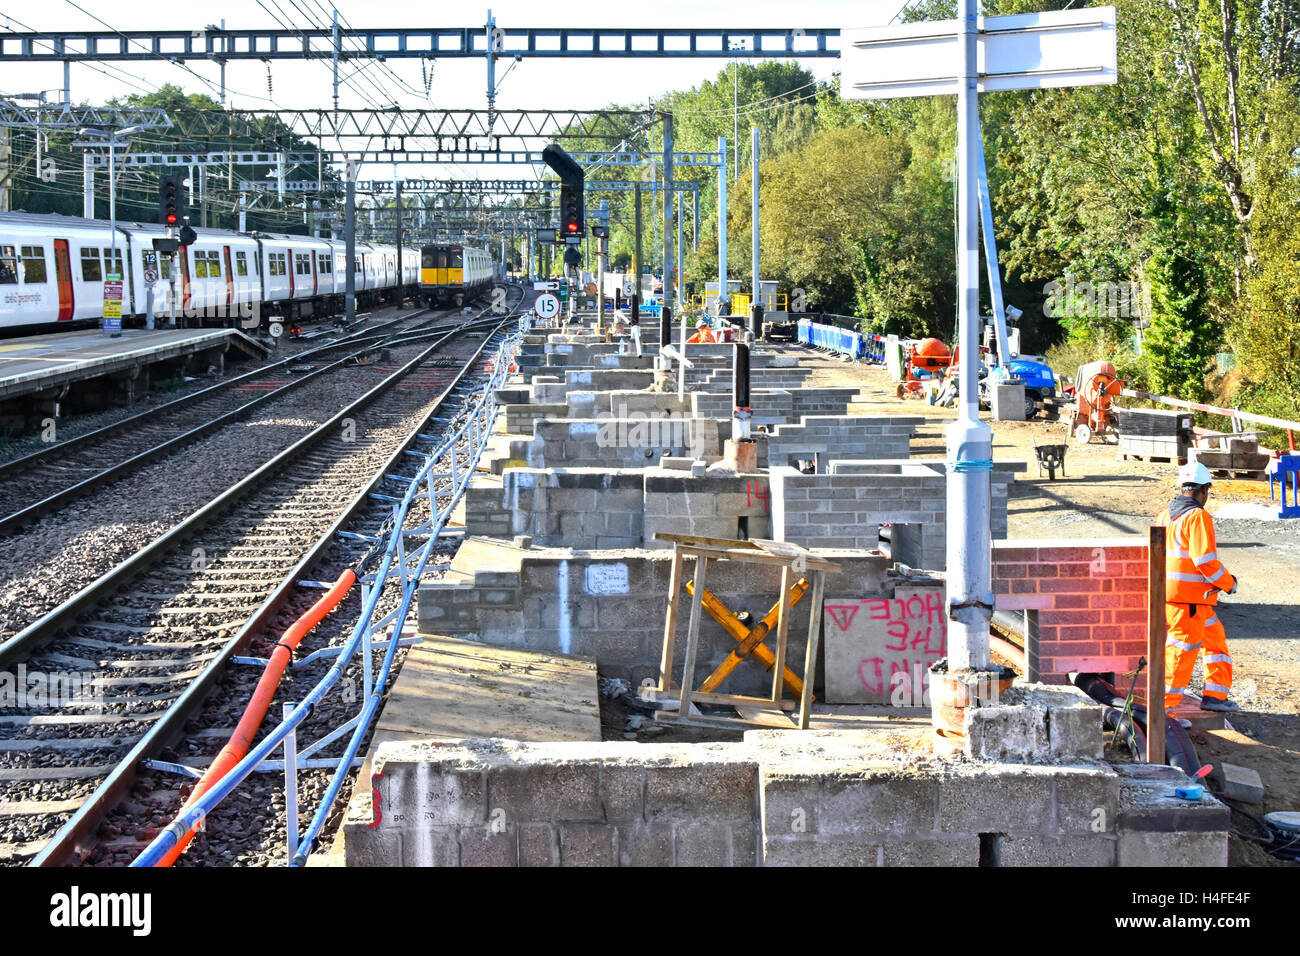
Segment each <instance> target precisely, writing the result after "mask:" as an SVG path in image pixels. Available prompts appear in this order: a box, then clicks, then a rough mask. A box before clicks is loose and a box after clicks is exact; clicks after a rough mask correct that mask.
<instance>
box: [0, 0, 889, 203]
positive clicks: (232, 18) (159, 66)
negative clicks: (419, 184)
mask: <svg viewBox="0 0 1300 956" xmlns="http://www.w3.org/2000/svg"><path fill="white" fill-rule="evenodd" d="M902 3H903V0H808V2H805V3H801V4H797V5H796V4H792V3H790V2H789V0H781V2H775V0H748V2H743V3H740V2H725V3H723V2H707V0H706V2H701V0H694V2H689V0H661V2H660V0H657V2H654V3H648V4H636V5H631V4H624V5H620V6H621V9H619V10H617V12H614V11H612V9H611V8H612V7H613V6H614V5H613V4H611V3H609V2H608V0H569V2H566V3H564V4H554V3H548V4H538V3H536V2H530V0H497V2H496V3H494V4H493V5H492V6H491V8H490V9H491V11H492V14H493V15H494V16H495V18H496V22H497V24H498V26H501V27H511V26H515V27H556V26H561V27H563V26H573V27H652V28H654V27H663V28H672V27H707V28H722V27H730V28H736V29H742V28H744V29H758V28H763V29H766V28H779V29H781V30H783V31H784V30H797V29H809V28H827V27H837V28H840V29H844V28H846V27H856V26H870V25H874V24H882V23H888V22H889V21H890V20H891V19H893V18H894V16H895V15H896V14H897V13H898V11H899V8H900V5H901V4H902ZM331 7H332V4H331V3H330V0H227V2H225V3H222V4H220V5H201V6H200V5H189V4H185V5H180V6H178V7H176V8H173V9H172V12H171V13H169V12H168V7H167V6H166V5H163V4H159V3H156V2H151V3H140V2H123V0H113V2H108V0H49V2H47V3H43V4H40V5H38V6H36V7H33V6H31V5H30V4H19V3H18V2H17V0H0V26H3V27H7V28H8V29H12V30H27V29H31V30H36V31H59V30H90V29H94V30H107V29H119V30H150V29H168V30H176V29H183V30H197V29H202V28H203V27H204V26H206V25H207V24H208V23H213V22H214V21H213V20H209V19H204V18H203V17H202V16H201V15H200V11H201V10H204V9H209V10H213V11H219V12H220V13H221V15H222V16H223V17H224V20H225V26H226V27H228V28H231V29H238V28H243V27H276V26H277V22H276V21H277V19H278V20H280V21H281V23H282V24H286V25H291V26H294V27H303V26H308V25H316V26H321V25H325V24H327V23H328V21H329V11H330V9H331ZM338 10H339V13H340V16H341V19H342V21H344V22H346V23H349V24H350V25H352V26H353V27H394V26H403V27H430V26H439V27H476V28H479V27H481V25H483V24H485V23H486V22H487V17H488V10H489V7H487V6H486V5H484V6H474V5H469V4H451V3H447V2H434V3H431V4H413V3H411V2H409V0H404V2H395V0H368V2H362V0H339V2H338ZM413 10H421V11H422V12H421V13H419V14H418V15H413V14H412V11H413ZM97 19H98V21H103V22H97ZM361 62H362V61H357V63H355V64H353V67H356V66H359V65H360V64H361ZM726 62H727V61H726V60H725V59H724V58H717V57H714V58H708V59H691V60H624V59H615V58H606V59H596V58H583V59H570V60H541V59H532V60H530V59H528V58H525V59H523V60H522V61H521V62H518V63H514V64H513V65H512V63H511V60H510V59H504V60H498V64H497V81H498V94H497V102H496V106H497V108H498V109H503V110H509V109H592V108H597V107H602V106H607V105H609V104H610V103H619V104H629V105H630V104H638V105H641V104H645V103H647V102H648V101H649V100H650V99H652V98H654V97H657V96H660V95H662V94H663V93H665V92H667V91H670V90H674V89H685V88H689V87H693V86H697V85H699V84H700V83H701V82H702V81H704V80H706V79H711V78H713V77H715V76H716V75H717V74H718V72H719V71H720V70H722V69H723V68H724V67H725V66H726ZM747 62H753V61H747ZM802 62H803V64H804V65H805V66H806V67H807V68H808V69H810V70H811V71H812V72H813V74H814V76H816V77H817V79H819V80H822V79H826V78H828V77H829V76H830V75H831V74H832V73H833V72H835V71H836V70H837V69H838V62H839V61H838V60H837V59H834V58H808V59H805V60H803V61H802ZM187 65H188V67H189V71H187V70H186V69H185V68H183V67H181V66H178V65H175V64H170V63H159V62H142V63H136V62H118V63H112V64H105V63H98V64H89V63H76V64H74V65H73V67H72V74H71V92H72V98H73V101H74V102H81V101H84V100H89V101H91V102H95V103H102V102H103V101H104V100H106V99H108V98H110V97H114V96H121V95H126V94H130V93H140V92H142V91H144V90H150V89H156V88H157V87H158V86H160V85H161V84H163V83H173V84H176V85H179V86H181V87H183V88H184V89H185V90H186V92H203V93H207V94H208V95H211V96H212V97H213V98H214V99H215V98H217V90H218V89H219V77H220V73H219V70H218V67H217V66H216V64H213V63H205V62H202V61H189V62H188V64H187ZM386 65H387V67H388V69H389V70H391V72H386V71H385V69H384V68H383V67H382V66H380V65H379V64H376V63H373V61H371V62H370V65H369V66H366V67H365V68H364V70H363V73H362V75H360V76H357V77H354V78H353V79H352V81H351V82H350V83H348V84H345V85H344V86H343V87H342V88H341V91H340V100H339V105H340V106H341V107H343V108H349V107H350V108H366V107H376V106H383V105H387V101H386V100H385V99H384V97H385V96H387V97H388V98H390V99H391V100H392V101H395V102H396V103H397V104H398V105H400V106H403V107H408V108H417V107H426V108H427V107H434V108H447V109H468V108H485V107H486V105H487V98H486V80H487V69H486V64H485V61H484V60H483V59H479V58H474V59H468V58H467V59H444V60H441V61H439V62H437V63H436V64H434V65H432V67H431V69H432V74H433V75H432V82H431V83H429V90H428V94H427V95H425V93H424V89H425V85H426V82H428V80H429V77H428V76H427V74H426V73H424V72H423V70H422V67H423V64H422V62H421V61H420V60H419V59H411V60H390V61H386ZM269 66H270V70H269V77H268V64H266V63H263V62H261V61H233V62H231V63H230V64H229V65H228V66H227V72H226V89H227V103H228V105H230V106H233V107H235V108H238V109H269V108H274V107H275V106H278V107H281V108H329V107H330V105H331V103H332V68H331V65H330V62H329V61H328V60H312V61H293V60H275V61H272V62H271V63H270V65H269ZM507 69H508V70H509V72H507ZM204 80H206V81H207V82H206V84H205V82H204ZM371 81H373V82H371ZM268 83H269V87H270V89H269V90H268ZM62 86H63V68H62V65H61V64H60V63H56V62H52V63H33V64H5V65H4V66H0V92H2V93H4V94H13V93H33V92H37V91H41V90H48V91H51V96H52V97H53V98H58V96H59V95H60V94H59V93H58V91H59V90H61V88H62ZM272 100H273V101H274V103H272V102H271V101H272ZM742 125H744V123H743V117H742ZM526 171H527V167H518V166H485V167H478V168H474V169H471V168H468V167H455V168H453V167H450V166H421V167H415V166H408V167H405V169H404V171H403V174H404V175H405V176H408V177H418V176H429V177H435V176H467V175H468V176H477V177H481V178H497V177H501V178H514V177H518V176H519V175H520V174H521V173H524V172H526ZM386 174H387V175H391V167H389V168H388V171H387V173H386V172H385V170H384V169H383V168H381V167H376V166H371V167H367V168H366V169H364V170H363V171H362V176H363V178H365V177H370V178H375V177H378V176H383V175H386Z"/></svg>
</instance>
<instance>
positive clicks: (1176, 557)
mask: <svg viewBox="0 0 1300 956" xmlns="http://www.w3.org/2000/svg"><path fill="white" fill-rule="evenodd" d="M1211 483H1212V479H1211V477H1210V470H1209V469H1208V468H1206V467H1205V466H1204V465H1202V464H1200V463H1199V462H1192V463H1190V464H1187V465H1184V466H1183V467H1182V468H1180V469H1179V470H1178V485H1179V491H1180V494H1179V495H1178V497H1176V498H1175V499H1174V500H1173V501H1171V502H1170V503H1169V507H1168V508H1166V509H1165V510H1164V511H1162V512H1161V513H1160V515H1159V517H1157V518H1156V522H1157V523H1158V524H1161V525H1163V526H1164V527H1166V528H1168V529H1169V531H1168V533H1167V534H1168V537H1167V538H1166V539H1165V621H1166V623H1167V624H1168V626H1169V627H1168V632H1167V637H1166V639H1165V711H1166V712H1172V711H1173V709H1174V708H1175V707H1177V706H1178V705H1179V704H1180V703H1182V700H1183V694H1185V693H1187V685H1188V683H1189V682H1190V681H1191V678H1192V668H1193V667H1194V666H1195V664H1196V655H1197V654H1198V653H1201V652H1202V651H1204V653H1205V688H1204V690H1203V692H1202V694H1201V709H1202V710H1219V711H1234V710H1236V709H1237V705H1236V704H1235V703H1233V702H1232V701H1230V700H1228V693H1229V692H1230V691H1231V690H1232V657H1231V656H1230V655H1229V654H1228V635H1227V633H1226V632H1225V631H1224V629H1223V623H1222V622H1221V621H1220V620H1219V616H1218V614H1217V613H1215V610H1216V605H1217V604H1218V602H1219V594H1220V593H1221V592H1226V593H1228V594H1232V593H1233V592H1235V591H1236V590H1237V579H1236V578H1235V577H1233V576H1232V575H1231V574H1229V573H1228V569H1227V568H1225V567H1224V566H1223V565H1222V563H1220V561H1219V556H1218V545H1217V544H1216V542H1215V539H1214V519H1213V518H1211V517H1210V513H1209V512H1208V511H1206V510H1205V503H1206V501H1208V500H1209V497H1210V485H1211Z"/></svg>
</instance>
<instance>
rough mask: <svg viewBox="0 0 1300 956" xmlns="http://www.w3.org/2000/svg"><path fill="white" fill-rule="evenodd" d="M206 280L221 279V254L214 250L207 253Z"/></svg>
mask: <svg viewBox="0 0 1300 956" xmlns="http://www.w3.org/2000/svg"><path fill="white" fill-rule="evenodd" d="M208 278H210V279H220V278H221V253H220V252H218V251H217V250H216V249H213V250H212V251H211V252H209V253H208Z"/></svg>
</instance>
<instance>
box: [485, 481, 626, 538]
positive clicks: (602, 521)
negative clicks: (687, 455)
mask: <svg viewBox="0 0 1300 956" xmlns="http://www.w3.org/2000/svg"><path fill="white" fill-rule="evenodd" d="M643 482H644V476H643V475H642V473H641V472H639V471H619V470H611V469H606V468H566V469H564V470H560V471H552V470H533V469H522V468H519V469H510V470H508V471H506V472H505V474H504V475H503V476H502V480H501V484H500V486H497V485H495V484H489V483H480V484H474V485H471V486H470V487H469V488H468V489H467V491H466V493H465V534H467V535H480V536H486V537H495V538H513V537H515V536H516V535H527V536H529V537H531V538H532V539H533V544H534V545H536V546H538V547H544V548H563V547H570V548H638V547H640V546H641V540H642V534H643V524H644V520H643V515H644V503H643V492H642V486H643Z"/></svg>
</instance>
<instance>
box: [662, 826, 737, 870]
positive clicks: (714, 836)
mask: <svg viewBox="0 0 1300 956" xmlns="http://www.w3.org/2000/svg"><path fill="white" fill-rule="evenodd" d="M673 843H674V847H675V860H676V865H677V866H730V865H731V829H730V828H729V827H727V826H719V825H717V824H714V823H688V824H685V825H683V826H678V827H677V830H676V833H675V834H674V836H673Z"/></svg>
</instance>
